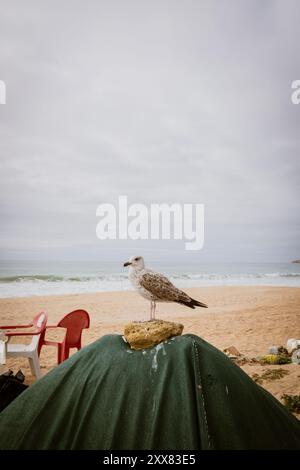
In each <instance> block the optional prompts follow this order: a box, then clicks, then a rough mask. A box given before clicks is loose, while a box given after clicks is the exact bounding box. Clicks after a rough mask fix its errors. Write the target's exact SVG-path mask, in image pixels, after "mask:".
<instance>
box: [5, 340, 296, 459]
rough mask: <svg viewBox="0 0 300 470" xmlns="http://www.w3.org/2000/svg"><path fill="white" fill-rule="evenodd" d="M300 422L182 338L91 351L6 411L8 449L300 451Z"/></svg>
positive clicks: (201, 345)
mask: <svg viewBox="0 0 300 470" xmlns="http://www.w3.org/2000/svg"><path fill="white" fill-rule="evenodd" d="M299 448H300V424H299V422H298V421H297V420H296V418H295V417H294V416H292V415H291V414H290V413H289V412H288V411H287V410H286V409H285V408H284V407H283V406H282V405H281V404H280V403H279V402H278V401H277V400H276V399H275V398H274V397H272V396H271V395H270V394H269V393H268V392H266V391H265V390H264V389H263V388H262V387H260V386H259V385H257V384H255V383H254V382H253V381H252V380H251V379H250V378H249V377H248V376H247V375H246V374H245V373H244V372H243V371H242V370H241V369H240V368H239V367H237V366H236V365H235V364H233V363H232V362H231V360H230V359H228V358H227V357H226V356H225V355H224V354H223V353H222V352H220V351H219V350H218V349H216V348H214V347H213V346H211V345H210V344H208V343H207V342H205V341H203V340H202V339H201V338H199V337H197V336H194V335H183V336H179V337H175V338H172V339H170V340H168V341H166V342H164V343H162V344H160V345H158V346H156V347H154V348H151V349H146V350H142V351H132V350H131V349H130V348H129V347H128V345H127V344H126V343H125V342H124V341H123V339H122V337H121V336H119V335H107V336H104V337H103V338H101V339H99V340H98V341H96V342H95V343H93V344H91V345H89V346H87V347H85V348H83V349H82V350H81V351H79V352H78V353H76V354H74V355H73V356H72V357H71V358H70V359H69V360H67V361H65V362H64V363H63V364H61V365H60V366H59V367H57V368H55V369H54V370H53V371H51V372H50V373H49V374H47V375H46V376H45V377H44V378H42V379H41V380H39V381H37V382H36V383H35V384H34V385H33V386H32V387H30V388H29V389H27V390H26V391H25V392H23V393H22V395H20V396H19V397H18V398H17V399H16V400H15V401H14V402H12V403H11V404H10V405H9V406H8V407H7V408H6V409H5V410H3V411H2V413H0V449H106V450H114V449H128V450H129V449H130V450H132V449H149V450H150V449H166V450H167V449H173V450H176V449H184V450H188V449H193V450H197V449H299Z"/></svg>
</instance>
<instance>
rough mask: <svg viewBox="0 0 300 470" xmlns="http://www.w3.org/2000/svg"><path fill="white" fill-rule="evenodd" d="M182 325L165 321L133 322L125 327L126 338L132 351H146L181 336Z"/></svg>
mask: <svg viewBox="0 0 300 470" xmlns="http://www.w3.org/2000/svg"><path fill="white" fill-rule="evenodd" d="M182 330H183V325H182V324H181V323H173V322H168V321H163V320H155V321H151V322H150V321H149V322H132V323H128V324H127V325H125V327H124V337H125V340H126V341H127V343H129V345H130V347H131V349H146V348H151V347H152V346H155V345H156V344H159V343H161V342H162V341H165V340H166V339H168V338H171V337H172V336H180V335H181V333H182Z"/></svg>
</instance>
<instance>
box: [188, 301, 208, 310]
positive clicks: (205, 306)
mask: <svg viewBox="0 0 300 470" xmlns="http://www.w3.org/2000/svg"><path fill="white" fill-rule="evenodd" d="M191 301H192V303H193V305H194V306H195V307H204V308H208V305H206V304H204V303H203V302H199V300H195V299H191Z"/></svg>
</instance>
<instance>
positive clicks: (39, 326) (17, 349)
mask: <svg viewBox="0 0 300 470" xmlns="http://www.w3.org/2000/svg"><path fill="white" fill-rule="evenodd" d="M47 318H48V316H47V315H46V314H45V313H44V312H41V313H39V314H38V315H37V316H36V317H35V318H34V319H33V322H32V323H30V324H29V325H14V326H0V329H1V330H5V335H6V336H8V338H10V337H11V336H32V341H31V343H30V344H10V343H7V345H6V357H28V359H29V364H30V369H31V372H32V374H33V375H35V377H36V378H37V379H39V378H40V377H41V376H42V374H41V369H40V361H39V349H38V346H39V340H40V336H41V333H42V332H43V331H44V330H45V328H46V324H47ZM32 327H35V330H34V331H30V332H26V331H22V332H20V331H13V332H11V331H7V330H12V329H14V330H15V329H16V328H22V329H23V328H32Z"/></svg>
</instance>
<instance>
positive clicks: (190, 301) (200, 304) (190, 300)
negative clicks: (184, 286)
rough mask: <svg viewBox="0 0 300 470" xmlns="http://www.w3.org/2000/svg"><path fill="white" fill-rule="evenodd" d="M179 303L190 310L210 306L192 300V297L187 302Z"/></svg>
mask: <svg viewBox="0 0 300 470" xmlns="http://www.w3.org/2000/svg"><path fill="white" fill-rule="evenodd" d="M178 303H179V304H183V305H186V306H187V307H190V308H195V307H203V308H208V305H206V304H204V303H203V302H199V300H195V299H192V298H191V297H190V299H189V300H187V301H183V300H181V301H179V302H178Z"/></svg>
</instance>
